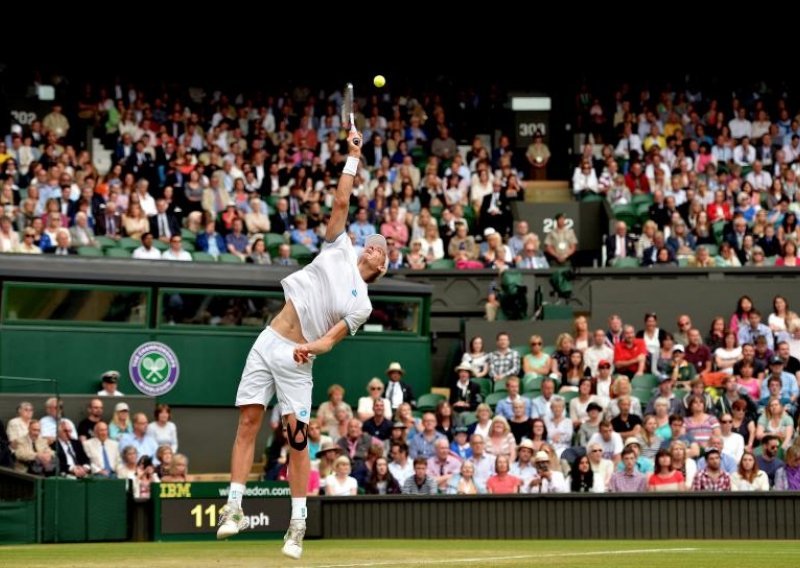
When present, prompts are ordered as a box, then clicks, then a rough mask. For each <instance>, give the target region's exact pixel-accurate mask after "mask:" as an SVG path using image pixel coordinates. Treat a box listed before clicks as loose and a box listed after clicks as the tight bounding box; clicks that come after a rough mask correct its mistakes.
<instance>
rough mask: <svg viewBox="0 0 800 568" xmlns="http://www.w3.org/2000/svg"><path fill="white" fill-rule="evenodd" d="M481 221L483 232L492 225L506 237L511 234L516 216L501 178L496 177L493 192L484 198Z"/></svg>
mask: <svg viewBox="0 0 800 568" xmlns="http://www.w3.org/2000/svg"><path fill="white" fill-rule="evenodd" d="M480 221H481V227H480V229H481V232H483V231H484V230H486V229H487V228H489V227H492V228H493V229H494V230H496V231H497V232H498V233H500V234H501V235H502V236H504V237H505V236H507V235H510V234H511V226H512V224H513V222H514V218H513V216H512V215H511V205H510V203H509V200H508V198H507V197H506V195H505V191H504V190H503V185H502V183H501V182H500V180H499V179H495V181H494V186H493V187H492V193H490V194H489V195H486V196H484V198H483V202H482V203H481V214H480Z"/></svg>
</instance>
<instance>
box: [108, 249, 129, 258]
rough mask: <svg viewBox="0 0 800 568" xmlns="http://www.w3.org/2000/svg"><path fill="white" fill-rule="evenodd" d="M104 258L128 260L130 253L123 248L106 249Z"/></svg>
mask: <svg viewBox="0 0 800 568" xmlns="http://www.w3.org/2000/svg"><path fill="white" fill-rule="evenodd" d="M105 253H106V256H108V257H110V258H130V257H131V251H130V250H128V249H124V248H107V249H106V250H105Z"/></svg>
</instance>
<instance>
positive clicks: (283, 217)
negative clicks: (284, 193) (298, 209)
mask: <svg viewBox="0 0 800 568" xmlns="http://www.w3.org/2000/svg"><path fill="white" fill-rule="evenodd" d="M275 209H276V212H275V213H273V214H272V215H270V216H269V223H270V227H272V231H271V232H272V233H277V234H279V235H281V234H283V233H287V232H289V231H291V230H292V229H293V228H294V223H293V221H292V217H291V215H289V202H288V201H287V200H286V199H285V198H281V199H279V200H278V203H276V204H275Z"/></svg>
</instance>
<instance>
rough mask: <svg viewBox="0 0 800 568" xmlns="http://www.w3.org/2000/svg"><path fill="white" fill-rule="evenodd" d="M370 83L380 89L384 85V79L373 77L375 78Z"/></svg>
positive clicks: (378, 76)
mask: <svg viewBox="0 0 800 568" xmlns="http://www.w3.org/2000/svg"><path fill="white" fill-rule="evenodd" d="M372 82H373V83H374V84H375V86H376V87H378V88H379V89H380V88H381V87H383V86H384V85H385V84H386V77H384V76H383V75H375V78H374V79H373V80H372Z"/></svg>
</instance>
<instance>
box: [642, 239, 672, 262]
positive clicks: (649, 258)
mask: <svg viewBox="0 0 800 568" xmlns="http://www.w3.org/2000/svg"><path fill="white" fill-rule="evenodd" d="M666 246H667V241H666V239H664V233H662V232H661V231H658V232H656V234H655V235H653V244H652V246H649V247H647V248H646V249H644V253H643V254H642V266H652V265H654V264H655V263H656V260H658V251H659V249H662V248H664V247H666ZM669 254H670V259H671V260H672V259H673V254H672V251H669Z"/></svg>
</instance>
